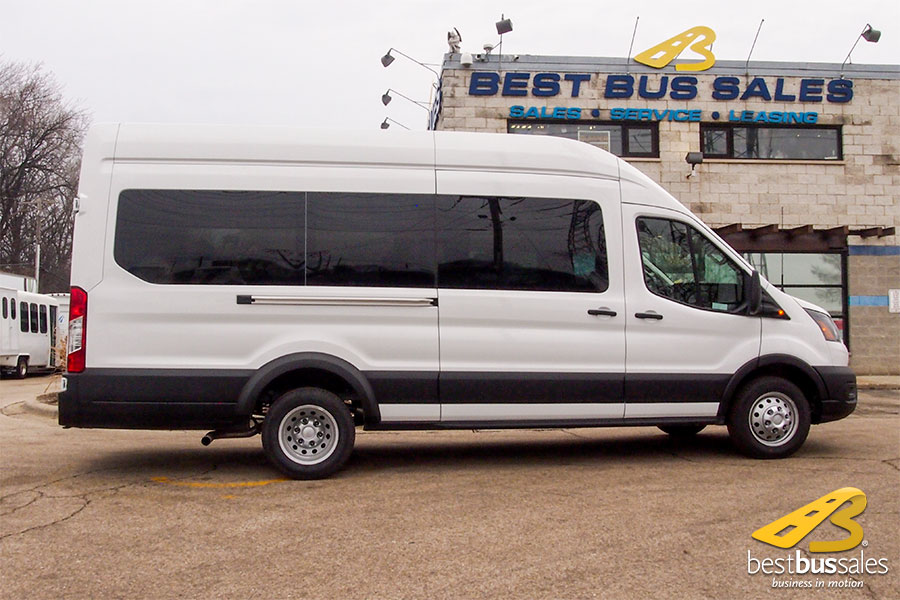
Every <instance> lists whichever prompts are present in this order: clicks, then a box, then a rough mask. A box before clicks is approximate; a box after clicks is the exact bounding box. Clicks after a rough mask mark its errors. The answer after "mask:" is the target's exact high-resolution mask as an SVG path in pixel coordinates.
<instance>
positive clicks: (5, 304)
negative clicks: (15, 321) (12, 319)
mask: <svg viewBox="0 0 900 600" xmlns="http://www.w3.org/2000/svg"><path fill="white" fill-rule="evenodd" d="M3 318H4V319H8V318H9V301H8V300H7V299H6V296H3Z"/></svg>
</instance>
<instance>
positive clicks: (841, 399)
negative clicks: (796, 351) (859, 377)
mask: <svg viewBox="0 0 900 600" xmlns="http://www.w3.org/2000/svg"><path fill="white" fill-rule="evenodd" d="M815 370H816V372H817V373H818V374H819V377H821V378H822V382H823V383H824V384H825V392H826V396H827V397H825V398H822V401H821V405H820V407H819V408H818V410H817V411H814V414H813V423H827V422H829V421H837V420H838V419H843V418H844V417H846V416H847V415H849V414H850V413H852V412H853V411H854V410H855V409H856V395H857V392H856V375H855V374H854V373H853V371H852V370H851V369H850V368H849V367H815Z"/></svg>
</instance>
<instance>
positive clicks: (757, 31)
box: [744, 19, 766, 77]
mask: <svg viewBox="0 0 900 600" xmlns="http://www.w3.org/2000/svg"><path fill="white" fill-rule="evenodd" d="M765 22H766V20H765V19H760V20H759V28H757V30H756V37H754V38H753V45H752V46H750V53H749V54H747V62H746V63H744V74H745V75H746V76H747V77H750V56H751V55H752V54H753V49H754V48H756V40H758V39H759V32H760V31H762V26H763V23H765Z"/></svg>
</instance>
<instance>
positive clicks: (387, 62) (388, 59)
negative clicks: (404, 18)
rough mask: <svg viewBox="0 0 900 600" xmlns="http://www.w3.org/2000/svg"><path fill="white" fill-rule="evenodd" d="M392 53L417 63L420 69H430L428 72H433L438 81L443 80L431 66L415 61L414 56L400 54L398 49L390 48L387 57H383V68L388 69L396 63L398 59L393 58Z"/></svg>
mask: <svg viewBox="0 0 900 600" xmlns="http://www.w3.org/2000/svg"><path fill="white" fill-rule="evenodd" d="M391 52H396V53H397V54H399V55H400V56H402V57H404V58H407V59H409V60H411V61H413V62H414V63H416V64H417V65H419V66H420V67H424V68H426V69H428V70H429V71H431V72H432V73H433V74H434V76H435V77H437V78H438V79H440V78H441V76H440V75H438V72H437V71H435V70H434V69H432V68H431V67H429V66H428V65H426V64H425V63H423V62H420V61H418V60H416V59H414V58H413V57H412V56H410V55H409V54H405V53H403V52H400V51H399V50H397V49H396V48H389V49H388V51H387V52H386V53H385V55H384V56H382V57H381V66H383V67H385V68H387V67H389V66H390V65H391V63H392V62H394V61H395V60H396V59H395V58H394V57H393V55H392V54H391Z"/></svg>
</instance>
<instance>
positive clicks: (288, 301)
mask: <svg viewBox="0 0 900 600" xmlns="http://www.w3.org/2000/svg"><path fill="white" fill-rule="evenodd" d="M238 304H265V305H275V306H437V298H384V297H382V298H373V297H368V298H367V297H362V296H360V297H343V296H341V297H336V296H321V297H317V296H238Z"/></svg>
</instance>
